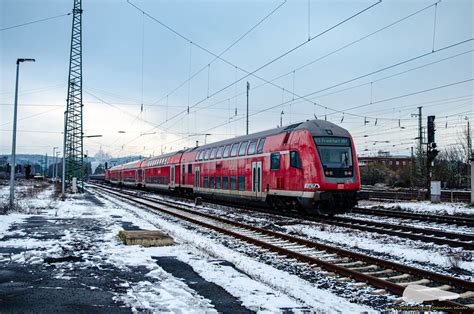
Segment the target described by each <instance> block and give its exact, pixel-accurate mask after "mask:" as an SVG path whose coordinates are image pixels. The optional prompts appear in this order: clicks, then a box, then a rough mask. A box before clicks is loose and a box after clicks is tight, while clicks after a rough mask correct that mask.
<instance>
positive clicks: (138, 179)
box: [135, 170, 140, 185]
mask: <svg viewBox="0 0 474 314" xmlns="http://www.w3.org/2000/svg"><path fill="white" fill-rule="evenodd" d="M139 182H140V178H139V177H138V170H135V185H137V184H138V183H139Z"/></svg>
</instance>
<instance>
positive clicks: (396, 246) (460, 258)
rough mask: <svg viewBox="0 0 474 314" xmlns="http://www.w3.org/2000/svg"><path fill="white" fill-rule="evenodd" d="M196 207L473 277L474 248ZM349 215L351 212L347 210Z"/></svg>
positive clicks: (461, 229) (452, 228) (468, 230)
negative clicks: (468, 248)
mask: <svg viewBox="0 0 474 314" xmlns="http://www.w3.org/2000/svg"><path fill="white" fill-rule="evenodd" d="M146 195H147V196H149V197H154V198H157V199H166V198H167V196H160V195H156V194H154V193H146ZM180 202H181V203H183V204H189V202H185V201H180ZM430 205H431V204H430ZM448 205H452V204H448ZM199 209H200V210H202V211H206V212H210V213H213V214H218V215H220V216H224V217H227V218H229V219H236V220H239V221H240V220H241V221H243V222H247V223H251V224H255V225H257V226H259V227H266V228H270V229H272V230H277V231H280V232H285V233H291V234H296V235H298V236H300V237H302V238H306V239H310V240H313V241H317V242H322V243H326V244H330V245H335V246H339V247H343V248H346V249H350V250H355V251H359V252H361V253H364V254H369V255H374V256H377V257H381V258H384V259H389V260H392V261H396V262H399V263H403V264H409V265H412V266H415V267H420V268H424V269H427V270H431V271H436V272H441V273H444V274H448V275H454V276H458V277H459V278H462V279H465V280H474V259H473V256H474V252H472V251H467V250H463V249H461V248H451V247H448V246H445V245H438V244H433V243H425V242H421V241H415V240H411V239H403V238H398V237H393V236H391V235H384V234H377V233H372V232H365V231H360V230H354V229H350V228H344V227H337V226H332V225H327V224H322V223H317V222H311V221H304V220H301V219H293V218H289V217H285V216H278V215H272V214H269V213H260V212H251V211H247V210H242V209H238V208H230V207H226V206H219V205H212V204H204V205H203V206H199ZM350 216H353V215H352V214H350ZM357 216H360V215H357ZM372 220H374V221H382V222H387V219H386V218H385V217H376V216H373V217H372ZM389 222H390V223H400V219H398V220H397V219H396V218H394V219H391V220H390V221H389ZM403 223H406V220H403ZM411 225H417V226H419V227H425V228H426V227H427V225H422V224H411ZM431 227H432V228H436V225H431ZM438 227H439V229H441V230H444V231H451V232H459V233H472V232H473V230H472V228H467V227H456V226H450V227H446V226H445V225H438ZM453 266H456V267H457V268H458V269H456V270H453Z"/></svg>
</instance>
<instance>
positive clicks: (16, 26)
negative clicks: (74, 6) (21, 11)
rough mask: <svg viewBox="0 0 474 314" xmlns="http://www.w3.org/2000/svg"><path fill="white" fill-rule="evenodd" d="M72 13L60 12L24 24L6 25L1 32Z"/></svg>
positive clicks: (0, 29)
mask: <svg viewBox="0 0 474 314" xmlns="http://www.w3.org/2000/svg"><path fill="white" fill-rule="evenodd" d="M71 14H72V13H71V12H69V13H65V14H60V15H55V16H51V17H47V18H44V19H40V20H35V21H31V22H26V23H23V24H18V25H13V26H9V27H5V28H0V32H3V31H6V30H9V29H13V28H18V27H22V26H26V25H31V24H36V23H40V22H45V21H49V20H53V19H57V18H60V17H63V16H68V15H71Z"/></svg>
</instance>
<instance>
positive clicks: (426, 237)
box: [311, 216, 474, 250]
mask: <svg viewBox="0 0 474 314" xmlns="http://www.w3.org/2000/svg"><path fill="white" fill-rule="evenodd" d="M311 220H314V221H319V222H323V223H327V224H332V225H336V226H339V227H346V228H351V229H359V230H363V231H368V232H375V233H380V234H388V235H393V236H398V237H402V238H408V239H412V240H419V241H423V242H428V243H436V244H441V245H449V246H452V247H462V248H464V249H467V250H474V235H472V234H461V233H453V232H446V231H440V230H436V229H428V228H418V227H412V226H406V225H395V224H389V223H383V222H377V221H371V220H362V219H356V218H348V217H338V216H336V217H332V218H311ZM455 239H458V240H455Z"/></svg>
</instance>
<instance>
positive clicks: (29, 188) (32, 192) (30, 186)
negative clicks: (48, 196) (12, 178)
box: [0, 179, 51, 214]
mask: <svg viewBox="0 0 474 314" xmlns="http://www.w3.org/2000/svg"><path fill="white" fill-rule="evenodd" d="M50 186H51V183H49V182H47V181H33V180H24V179H20V180H18V181H16V186H15V207H14V208H11V207H10V204H9V197H10V194H9V193H6V194H5V195H4V196H3V197H2V198H1V199H0V214H8V213H10V212H27V211H28V208H25V207H28V206H26V205H25V202H23V201H29V200H34V199H35V198H36V197H37V196H38V194H40V193H41V192H43V191H45V190H46V189H47V188H49V187H50ZM19 201H20V202H19Z"/></svg>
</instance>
